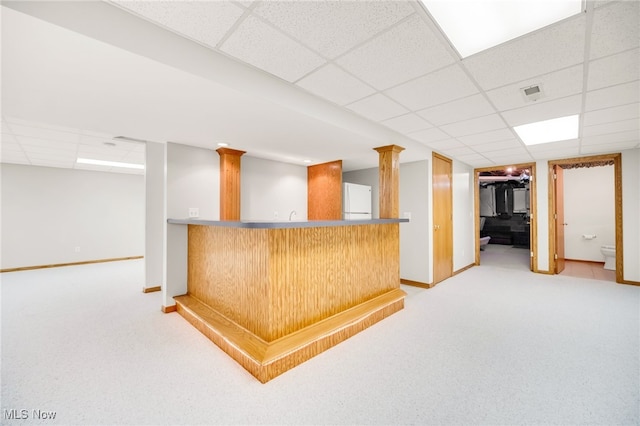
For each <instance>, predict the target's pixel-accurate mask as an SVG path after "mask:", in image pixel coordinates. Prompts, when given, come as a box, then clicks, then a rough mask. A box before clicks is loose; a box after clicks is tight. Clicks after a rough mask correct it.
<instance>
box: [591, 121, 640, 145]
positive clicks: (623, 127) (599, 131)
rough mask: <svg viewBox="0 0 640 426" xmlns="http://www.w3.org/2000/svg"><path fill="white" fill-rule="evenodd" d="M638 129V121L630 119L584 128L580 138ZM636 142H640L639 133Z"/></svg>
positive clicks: (639, 127)
mask: <svg viewBox="0 0 640 426" xmlns="http://www.w3.org/2000/svg"><path fill="white" fill-rule="evenodd" d="M638 129H640V120H637V119H635V118H634V119H631V120H623V121H614V122H612V123H604V124H596V125H595V126H585V127H584V128H583V129H582V136H583V137H589V136H597V135H606V134H610V133H620V132H627V131H631V130H636V131H637V130H638ZM637 136H638V140H640V133H638V135H637Z"/></svg>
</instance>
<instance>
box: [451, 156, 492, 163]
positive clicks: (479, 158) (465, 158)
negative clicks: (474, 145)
mask: <svg viewBox="0 0 640 426" xmlns="http://www.w3.org/2000/svg"><path fill="white" fill-rule="evenodd" d="M456 159H458V160H460V161H462V162H463V163H467V164H472V163H473V162H476V161H489V160H487V157H485V156H484V155H482V154H465V155H457V156H456Z"/></svg>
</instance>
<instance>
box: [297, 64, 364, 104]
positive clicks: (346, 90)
mask: <svg viewBox="0 0 640 426" xmlns="http://www.w3.org/2000/svg"><path fill="white" fill-rule="evenodd" d="M296 84H297V85H298V86H300V87H303V88H305V89H307V90H308V91H310V92H311V93H314V94H316V95H318V96H320V97H323V98H325V99H328V100H330V101H332V102H335V103H337V104H338V105H345V104H348V103H351V102H354V101H356V100H358V99H361V98H364V97H365V96H369V95H371V94H372V93H374V92H375V89H373V88H371V87H370V86H368V85H366V84H365V83H363V82H362V81H360V80H358V79H357V78H355V77H354V76H352V75H351V74H349V73H347V72H345V71H343V70H342V69H340V68H338V67H337V66H335V65H333V64H328V65H326V66H324V67H322V68H320V69H318V70H316V71H314V72H313V73H311V74H309V75H308V76H306V77H304V78H303V79H302V80H300V81H298V82H297V83H296Z"/></svg>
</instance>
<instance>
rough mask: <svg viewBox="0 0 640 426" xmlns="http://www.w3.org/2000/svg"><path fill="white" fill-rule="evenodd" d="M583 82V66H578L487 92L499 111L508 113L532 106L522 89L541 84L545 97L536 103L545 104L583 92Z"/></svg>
mask: <svg viewBox="0 0 640 426" xmlns="http://www.w3.org/2000/svg"><path fill="white" fill-rule="evenodd" d="M582 80H583V71H582V65H578V66H575V67H571V68H567V69H564V70H560V71H556V72H552V73H550V74H546V75H541V76H537V77H534V78H530V79H528V80H522V81H520V82H518V83H515V84H510V85H508V86H504V87H500V88H499V89H494V90H490V91H488V92H487V96H488V97H489V99H490V100H491V102H493V104H494V105H495V106H496V108H497V109H498V111H506V110H509V109H514V108H522V107H525V106H528V105H532V102H531V101H528V100H526V99H525V97H524V95H523V94H522V91H521V89H523V88H525V87H529V86H533V85H536V84H540V85H541V86H542V91H543V97H541V98H540V99H539V100H537V101H535V102H536V103H544V102H548V101H551V100H554V99H559V98H564V97H566V96H571V95H576V94H578V93H580V92H582Z"/></svg>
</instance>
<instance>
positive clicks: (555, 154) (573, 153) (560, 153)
mask: <svg viewBox="0 0 640 426" xmlns="http://www.w3.org/2000/svg"><path fill="white" fill-rule="evenodd" d="M579 155H580V150H579V149H578V148H577V147H575V148H558V149H555V150H553V151H540V152H532V153H531V157H532V158H533V159H534V160H536V161H538V160H552V159H558V158H571V157H577V156H579Z"/></svg>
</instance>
